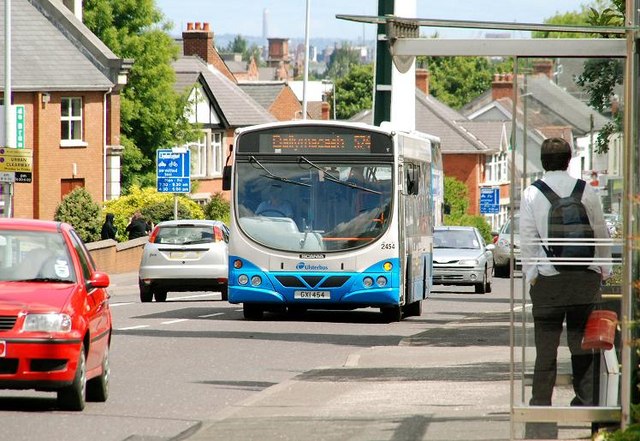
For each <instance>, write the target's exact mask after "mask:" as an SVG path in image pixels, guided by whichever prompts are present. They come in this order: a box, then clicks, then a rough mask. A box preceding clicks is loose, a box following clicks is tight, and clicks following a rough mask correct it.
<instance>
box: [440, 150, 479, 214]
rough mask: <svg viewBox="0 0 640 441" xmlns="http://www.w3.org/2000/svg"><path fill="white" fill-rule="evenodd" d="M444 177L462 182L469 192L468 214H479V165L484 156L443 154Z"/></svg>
mask: <svg viewBox="0 0 640 441" xmlns="http://www.w3.org/2000/svg"><path fill="white" fill-rule="evenodd" d="M442 163H443V170H444V175H445V176H446V177H454V178H456V179H457V180H459V181H462V182H463V183H464V184H465V185H466V186H467V190H468V192H469V214H476V215H479V214H480V183H481V182H482V181H481V178H482V176H481V170H482V169H481V165H482V164H483V163H484V155H474V154H464V155H463V154H445V155H443V157H442Z"/></svg>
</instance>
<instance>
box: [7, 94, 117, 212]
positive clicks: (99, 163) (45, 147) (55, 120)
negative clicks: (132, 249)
mask: <svg viewBox="0 0 640 441" xmlns="http://www.w3.org/2000/svg"><path fill="white" fill-rule="evenodd" d="M62 97H81V98H82V100H83V109H82V111H83V118H82V120H83V141H84V142H86V146H79V147H61V146H60V115H61V113H60V111H61V107H60V102H61V98H62ZM42 98H43V94H42V93H39V92H36V93H34V92H28V93H15V94H14V104H22V105H24V106H25V110H26V118H25V148H28V149H32V150H33V178H32V183H30V184H26V183H17V184H15V191H14V216H15V217H27V218H31V217H32V218H38V219H53V216H54V213H55V209H56V207H57V206H58V204H59V203H60V201H61V200H62V195H61V180H62V179H81V180H84V187H85V188H86V189H87V191H88V192H89V193H90V194H91V196H92V197H93V199H94V201H96V202H98V203H100V202H101V201H102V200H103V195H104V172H103V167H104V165H103V164H104V154H105V152H104V137H105V131H104V119H105V114H104V93H103V92H63V93H59V92H52V93H51V94H50V96H49V102H47V103H44V102H43V99H42ZM118 111H119V109H118ZM114 118H115V117H114ZM112 137H114V136H112ZM117 139H118V141H119V137H117ZM74 163H75V164H76V167H75V172H76V174H75V175H74V167H73V164H74Z"/></svg>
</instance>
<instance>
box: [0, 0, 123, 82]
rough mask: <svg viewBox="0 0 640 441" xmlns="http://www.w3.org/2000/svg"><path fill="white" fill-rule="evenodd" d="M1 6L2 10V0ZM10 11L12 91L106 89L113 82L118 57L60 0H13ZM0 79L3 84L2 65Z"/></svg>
mask: <svg viewBox="0 0 640 441" xmlns="http://www.w3.org/2000/svg"><path fill="white" fill-rule="evenodd" d="M0 7H1V8H2V9H4V0H0ZM11 11H12V17H11V18H12V21H11V37H12V38H11V49H12V51H11V53H12V56H11V67H12V76H11V80H12V81H11V83H12V84H11V87H12V90H17V91H33V90H47V91H56V90H108V89H109V88H110V87H113V86H114V84H115V83H116V82H117V75H118V73H119V72H120V69H121V67H122V60H121V59H119V58H117V57H116V56H115V55H114V54H113V52H111V51H110V50H109V49H108V48H107V47H106V46H105V45H104V44H103V43H102V42H101V41H100V40H99V39H98V38H97V37H96V36H95V35H93V34H92V33H91V31H89V29H88V28H87V27H86V26H85V25H84V24H82V22H81V21H80V20H78V19H77V18H76V17H75V16H74V15H73V14H72V13H71V11H69V10H68V9H67V8H66V7H65V6H64V5H63V4H62V2H54V1H52V0H26V1H18V2H12V9H11ZM0 27H3V26H0ZM0 47H4V32H0ZM61 60H64V62H61ZM0 83H2V85H4V65H2V66H0Z"/></svg>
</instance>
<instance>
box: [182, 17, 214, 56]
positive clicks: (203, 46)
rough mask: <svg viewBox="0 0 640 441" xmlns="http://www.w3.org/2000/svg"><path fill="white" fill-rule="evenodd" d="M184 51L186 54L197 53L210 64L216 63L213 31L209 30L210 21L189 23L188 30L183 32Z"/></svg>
mask: <svg viewBox="0 0 640 441" xmlns="http://www.w3.org/2000/svg"><path fill="white" fill-rule="evenodd" d="M182 41H183V44H184V49H183V52H184V54H185V55H186V56H189V55H197V56H199V57H200V58H202V59H203V60H204V61H206V62H207V63H209V64H214V61H215V55H214V51H215V48H214V46H213V32H211V31H210V30H209V23H201V22H199V21H197V22H195V23H187V30H186V31H184V32H183V33H182Z"/></svg>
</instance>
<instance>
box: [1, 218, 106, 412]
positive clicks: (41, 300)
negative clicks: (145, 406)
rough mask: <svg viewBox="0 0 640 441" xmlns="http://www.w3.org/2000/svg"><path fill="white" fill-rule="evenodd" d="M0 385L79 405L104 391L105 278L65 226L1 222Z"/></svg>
mask: <svg viewBox="0 0 640 441" xmlns="http://www.w3.org/2000/svg"><path fill="white" fill-rule="evenodd" d="M0 256H2V257H1V258H0V389H35V390H39V391H55V392H56V393H57V400H58V405H59V406H60V407H62V408H63V409H66V410H82V409H84V407H85V401H87V400H88V401H102V402H104V401H106V400H107V397H108V395H109V377H110V367H109V345H110V342H111V330H112V324H111V323H112V322H111V310H110V308H109V295H108V293H107V291H106V288H107V287H108V286H109V276H108V275H107V274H106V273H103V272H100V271H97V269H96V267H95V265H94V263H93V260H92V258H91V255H90V254H89V252H88V251H87V249H86V248H85V245H84V244H83V242H82V240H81V239H80V237H79V236H78V235H77V234H76V232H75V231H74V229H73V228H72V227H71V226H70V225H68V224H65V223H60V222H53V221H40V220H31V219H0Z"/></svg>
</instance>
